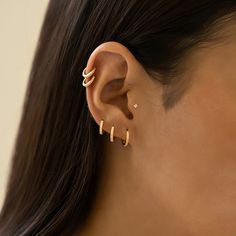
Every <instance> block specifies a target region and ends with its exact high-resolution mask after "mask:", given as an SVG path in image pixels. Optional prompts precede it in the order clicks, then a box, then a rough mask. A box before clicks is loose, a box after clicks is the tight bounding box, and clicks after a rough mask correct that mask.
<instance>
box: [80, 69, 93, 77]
mask: <svg viewBox="0 0 236 236" xmlns="http://www.w3.org/2000/svg"><path fill="white" fill-rule="evenodd" d="M86 69H87V67H85V68H84V70H83V73H82V75H83V77H84V78H89V77H91V76H92V75H93V73H94V72H95V70H96V68H95V67H94V69H93V70H91V71H90V72H89V73H88V74H86V73H85V71H86Z"/></svg>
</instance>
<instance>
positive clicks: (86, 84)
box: [82, 67, 96, 87]
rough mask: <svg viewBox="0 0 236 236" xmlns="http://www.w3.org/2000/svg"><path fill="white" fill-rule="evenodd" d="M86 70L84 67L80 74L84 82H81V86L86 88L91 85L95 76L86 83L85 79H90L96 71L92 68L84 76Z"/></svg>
mask: <svg viewBox="0 0 236 236" xmlns="http://www.w3.org/2000/svg"><path fill="white" fill-rule="evenodd" d="M86 68H87V67H85V69H84V70H83V73H82V75H83V77H84V80H83V83H82V84H83V86H84V87H88V86H89V85H91V84H92V83H93V81H94V79H95V76H93V77H92V79H90V80H89V81H88V82H87V80H86V79H87V78H89V77H91V76H92V75H93V74H94V72H95V70H96V68H95V67H94V69H93V70H92V71H90V72H89V73H88V74H86V73H85V70H86Z"/></svg>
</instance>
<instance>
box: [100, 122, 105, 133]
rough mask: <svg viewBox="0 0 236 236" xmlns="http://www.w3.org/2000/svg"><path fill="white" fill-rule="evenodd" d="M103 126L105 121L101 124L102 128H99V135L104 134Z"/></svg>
mask: <svg viewBox="0 0 236 236" xmlns="http://www.w3.org/2000/svg"><path fill="white" fill-rule="evenodd" d="M103 124H104V120H101V122H100V126H99V134H101V135H102V134H103V131H102V129H103Z"/></svg>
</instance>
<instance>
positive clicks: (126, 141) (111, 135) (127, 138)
mask: <svg viewBox="0 0 236 236" xmlns="http://www.w3.org/2000/svg"><path fill="white" fill-rule="evenodd" d="M103 124H104V120H101V122H100V126H99V134H101V135H102V134H103V131H102V130H103ZM114 131H115V126H114V125H112V127H111V133H110V142H114ZM121 143H122V145H123V146H124V147H127V146H128V144H129V130H128V129H126V139H125V140H121Z"/></svg>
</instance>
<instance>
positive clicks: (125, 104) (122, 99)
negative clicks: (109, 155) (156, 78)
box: [85, 41, 143, 144]
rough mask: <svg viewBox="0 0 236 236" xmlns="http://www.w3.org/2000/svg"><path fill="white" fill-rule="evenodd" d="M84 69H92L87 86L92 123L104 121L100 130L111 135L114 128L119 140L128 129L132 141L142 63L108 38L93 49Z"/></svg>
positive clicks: (87, 70) (123, 138)
mask: <svg viewBox="0 0 236 236" xmlns="http://www.w3.org/2000/svg"><path fill="white" fill-rule="evenodd" d="M94 69H95V71H94ZM85 70H86V74H87V73H89V72H90V71H94V73H93V75H92V76H94V77H93V79H94V81H93V82H92V83H91V85H89V86H88V87H87V88H86V99H87V103H88V107H89V111H90V113H91V115H92V116H93V118H94V120H95V122H96V123H97V124H98V125H99V126H100V124H101V121H102V120H103V121H104V123H103V130H104V131H105V132H107V133H109V134H111V131H112V129H113V131H114V137H117V138H120V139H121V140H126V138H127V130H128V132H129V140H130V143H131V144H132V137H134V133H135V131H136V126H137V124H136V123H135V119H134V117H135V111H136V108H137V104H138V103H139V100H140V93H139V91H140V89H139V88H140V86H141V83H140V81H141V77H142V73H141V71H142V70H143V68H142V66H141V65H140V64H139V63H138V61H137V60H136V59H135V57H134V56H133V55H132V53H131V52H130V51H129V50H128V49H127V48H126V47H125V46H123V45H122V44H120V43H117V42H114V41H110V42H106V43H103V44H101V45H100V46H98V47H97V48H96V49H95V50H94V51H93V53H92V54H91V55H90V58H89V60H88V63H87V67H86V69H85ZM87 79H88V81H89V78H86V80H87Z"/></svg>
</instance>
